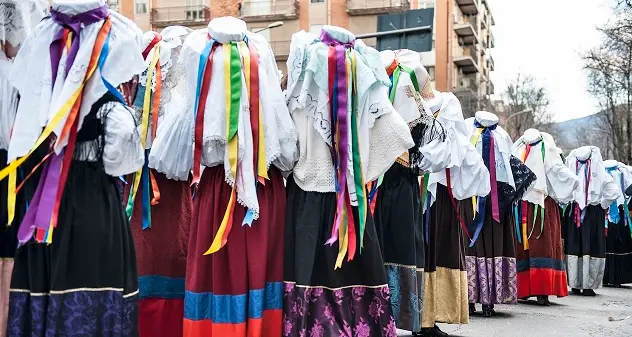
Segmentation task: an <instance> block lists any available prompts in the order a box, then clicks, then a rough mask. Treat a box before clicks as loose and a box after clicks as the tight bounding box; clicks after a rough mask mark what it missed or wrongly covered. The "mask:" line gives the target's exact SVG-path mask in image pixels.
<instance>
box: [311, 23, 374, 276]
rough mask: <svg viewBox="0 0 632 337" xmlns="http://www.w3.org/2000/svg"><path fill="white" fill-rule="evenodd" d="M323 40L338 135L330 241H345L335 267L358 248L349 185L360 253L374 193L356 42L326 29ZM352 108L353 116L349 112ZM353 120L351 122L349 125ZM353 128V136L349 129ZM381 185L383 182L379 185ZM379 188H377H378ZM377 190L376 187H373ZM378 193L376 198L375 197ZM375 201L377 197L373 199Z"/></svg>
mask: <svg viewBox="0 0 632 337" xmlns="http://www.w3.org/2000/svg"><path fill="white" fill-rule="evenodd" d="M320 41H321V42H323V43H325V44H326V45H329V52H328V77H329V101H330V106H329V110H330V121H331V124H332V131H333V134H334V137H333V140H332V145H331V148H330V151H331V153H332V158H333V162H334V167H335V169H336V175H335V178H336V179H335V181H336V200H337V201H336V215H335V218H334V224H333V226H332V231H331V237H330V239H329V240H327V242H326V244H328V245H333V244H334V243H335V242H336V241H338V240H339V239H340V240H341V241H340V243H339V248H338V257H337V259H336V264H335V266H334V269H338V268H340V267H341V266H342V261H343V259H344V256H345V255H347V254H348V258H347V261H352V260H353V259H354V257H355V250H356V241H357V240H356V228H355V225H356V224H355V219H354V217H353V211H352V207H351V200H350V196H349V193H350V190H348V186H347V184H352V183H353V186H354V188H355V192H356V195H357V198H358V218H359V219H358V229H359V230H358V231H359V233H357V235H359V237H360V252H362V248H363V242H364V232H365V226H366V218H367V213H368V209H369V207H368V204H367V203H368V201H369V197H370V194H369V195H367V190H366V188H365V185H364V174H363V172H362V167H363V165H362V160H361V155H360V139H359V132H358V124H359V122H358V120H357V118H358V116H357V108H358V102H357V69H356V68H357V60H356V56H355V54H354V53H348V51H347V49H353V48H354V43H353V42H349V43H342V42H340V41H338V40H336V39H334V38H333V37H332V36H331V35H329V34H328V33H327V32H326V31H324V30H323V31H322V32H321V35H320ZM349 85H351V91H352V94H351V109H349ZM349 110H350V111H351V115H349ZM349 123H351V125H349ZM349 129H350V130H351V135H349V132H348V130H349ZM350 147H351V153H352V157H351V162H352V165H353V172H354V176H353V181H349V182H348V181H347V173H348V159H349V148H350ZM378 186H379V184H378ZM375 188H377V187H375ZM372 189H373V186H372ZM375 195H376V194H375V193H374V194H373V197H375ZM371 201H373V199H371Z"/></svg>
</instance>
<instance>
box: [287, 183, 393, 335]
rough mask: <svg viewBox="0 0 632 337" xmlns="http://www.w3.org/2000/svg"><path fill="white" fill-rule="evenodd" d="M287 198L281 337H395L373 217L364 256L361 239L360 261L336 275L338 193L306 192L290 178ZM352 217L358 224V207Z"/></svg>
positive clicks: (388, 294) (357, 253)
mask: <svg viewBox="0 0 632 337" xmlns="http://www.w3.org/2000/svg"><path fill="white" fill-rule="evenodd" d="M287 195H288V201H289V202H288V205H287V212H286V219H287V225H286V230H285V270H284V275H285V290H284V295H283V296H284V306H283V309H284V312H283V316H284V318H283V331H282V336H291V337H303V336H318V337H320V336H323V337H324V336H328V337H338V336H341V337H342V336H363V337H382V336H384V337H395V336H396V333H397V329H396V327H395V319H394V318H393V315H392V310H391V304H390V292H389V288H388V284H387V281H386V272H385V270H384V260H383V259H382V254H381V253H380V246H379V241H378V238H377V233H376V230H375V225H374V223H373V217H372V216H371V215H370V214H369V216H368V217H367V221H366V231H365V234H364V248H363V249H362V251H361V252H360V250H359V248H360V246H361V242H360V236H359V235H357V243H356V246H357V247H358V250H357V251H356V256H355V258H354V259H353V260H352V261H351V262H347V261H346V259H345V262H344V263H343V265H342V268H339V269H337V270H334V267H335V262H336V257H337V255H338V242H339V241H340V240H339V241H338V242H337V243H334V244H333V245H332V246H330V245H326V244H325V242H326V241H327V240H328V239H329V238H330V235H331V226H332V224H333V222H334V216H335V212H336V195H335V193H318V192H306V191H303V190H302V189H301V188H300V187H298V185H296V182H295V181H294V179H293V177H292V176H290V177H289V178H288V180H287ZM353 216H354V219H356V221H355V223H356V224H357V223H358V221H357V219H358V213H357V209H356V208H355V207H354V210H353ZM356 227H357V226H356ZM356 232H357V233H359V231H356Z"/></svg>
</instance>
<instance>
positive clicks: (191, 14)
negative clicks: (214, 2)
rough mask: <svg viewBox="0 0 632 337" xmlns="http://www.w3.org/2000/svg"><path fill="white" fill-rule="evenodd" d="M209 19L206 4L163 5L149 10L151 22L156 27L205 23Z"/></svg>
mask: <svg viewBox="0 0 632 337" xmlns="http://www.w3.org/2000/svg"><path fill="white" fill-rule="evenodd" d="M209 21H211V11H210V9H209V8H208V7H207V6H180V7H163V8H153V9H152V10H151V24H152V25H153V26H156V27H167V26H172V25H181V26H194V25H205V24H208V22H209Z"/></svg>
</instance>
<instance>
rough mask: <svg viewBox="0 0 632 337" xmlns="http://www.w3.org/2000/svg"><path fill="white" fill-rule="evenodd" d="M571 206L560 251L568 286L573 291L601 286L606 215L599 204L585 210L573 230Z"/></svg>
mask: <svg viewBox="0 0 632 337" xmlns="http://www.w3.org/2000/svg"><path fill="white" fill-rule="evenodd" d="M576 207H578V206H577V204H576V203H573V204H572V205H571V206H570V207H569V208H570V210H567V215H566V217H565V227H566V231H565V238H564V249H565V253H566V262H567V263H566V264H567V274H568V285H569V286H570V287H571V288H576V289H597V288H599V287H601V284H602V281H603V277H604V270H605V266H606V226H605V225H606V224H605V218H606V213H605V210H604V209H603V208H601V206H599V205H590V206H587V207H586V214H585V216H584V220H583V221H582V222H581V225H580V226H579V227H577V222H576V220H575V208H576Z"/></svg>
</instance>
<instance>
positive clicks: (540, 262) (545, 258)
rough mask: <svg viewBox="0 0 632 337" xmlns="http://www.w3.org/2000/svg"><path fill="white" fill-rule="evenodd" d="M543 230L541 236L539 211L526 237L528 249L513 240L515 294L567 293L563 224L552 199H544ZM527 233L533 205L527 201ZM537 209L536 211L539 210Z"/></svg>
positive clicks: (524, 295) (522, 296) (560, 295)
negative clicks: (515, 270) (531, 233)
mask: <svg viewBox="0 0 632 337" xmlns="http://www.w3.org/2000/svg"><path fill="white" fill-rule="evenodd" d="M544 206H545V208H544V231H543V232H542V235H540V238H539V239H537V236H538V235H539V234H540V229H539V227H540V221H541V220H540V215H539V214H538V215H537V218H536V219H535V226H536V228H535V229H534V231H533V235H532V236H531V239H530V240H529V249H527V250H525V249H524V238H522V240H523V241H522V243H520V242H517V241H516V260H517V266H518V298H525V297H531V296H548V295H553V296H557V297H564V296H568V286H567V281H566V268H565V266H564V254H563V251H562V226H561V219H560V207H559V206H558V204H557V203H556V202H555V200H553V199H551V198H550V197H547V198H546V199H545V200H544ZM527 208H528V213H527V229H528V231H527V233H529V232H530V231H531V226H532V225H533V224H534V221H533V217H534V211H535V207H534V205H533V204H532V203H529V204H528V207H527ZM538 213H539V212H538Z"/></svg>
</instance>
